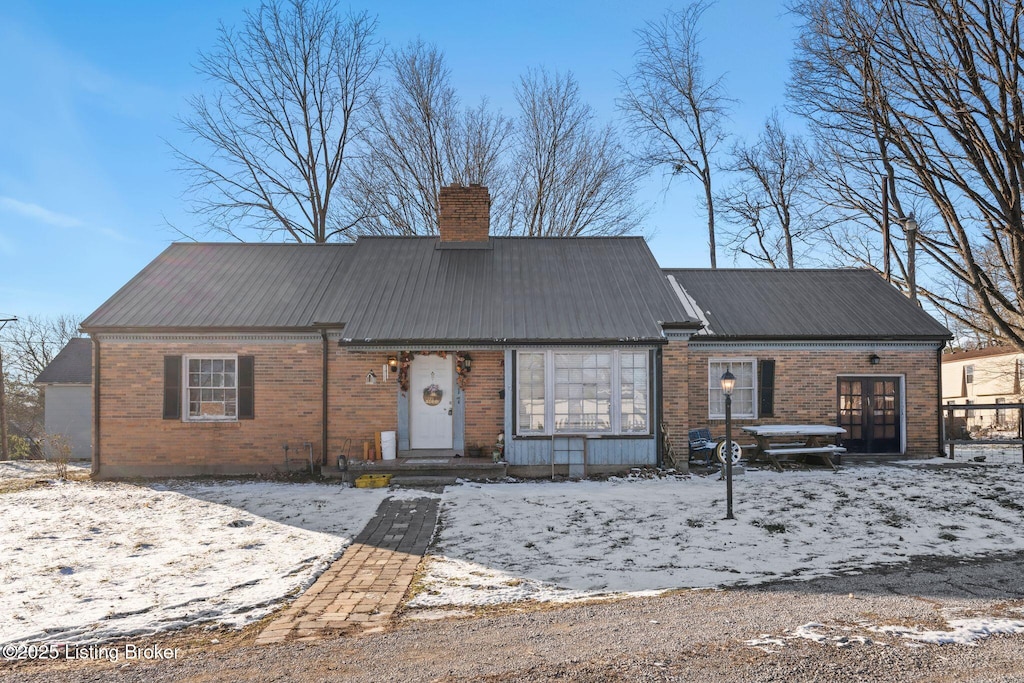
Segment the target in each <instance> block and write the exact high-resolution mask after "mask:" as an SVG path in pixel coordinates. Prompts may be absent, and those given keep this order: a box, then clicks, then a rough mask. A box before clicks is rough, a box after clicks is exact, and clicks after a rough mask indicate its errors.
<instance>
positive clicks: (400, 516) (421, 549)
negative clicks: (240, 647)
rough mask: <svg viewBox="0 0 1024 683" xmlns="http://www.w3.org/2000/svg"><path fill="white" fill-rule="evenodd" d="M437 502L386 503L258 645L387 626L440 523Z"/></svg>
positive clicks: (422, 499) (277, 620)
mask: <svg viewBox="0 0 1024 683" xmlns="http://www.w3.org/2000/svg"><path fill="white" fill-rule="evenodd" d="M437 505H438V499H437V498H415V499H412V500H393V499H391V498H387V499H385V500H384V501H383V502H382V503H381V504H380V507H379V508H377V513H376V515H374V517H373V519H371V520H370V523H369V524H367V525H366V528H365V529H363V530H362V532H360V534H359V535H358V536H356V539H355V541H354V542H353V543H352V545H350V546H349V547H348V548H346V549H345V552H344V554H343V555H342V556H341V557H340V558H338V559H337V560H336V561H335V562H334V564H332V565H331V566H330V567H329V568H328V569H327V571H325V572H324V573H323V574H322V575H321V576H320V578H319V579H317V581H316V583H314V584H313V585H312V586H310V587H309V589H308V590H307V591H306V592H305V593H303V594H302V596H301V597H300V598H299V599H298V600H296V601H295V602H294V603H293V604H292V606H291V607H289V608H288V609H287V610H286V611H285V612H284V614H282V615H281V616H280V617H278V618H277V619H275V620H274V621H273V622H271V623H270V625H269V626H267V628H265V629H264V630H263V632H262V633H260V635H259V636H258V637H257V638H256V644H257V645H259V644H264V643H279V642H281V641H283V640H286V639H290V638H294V639H299V640H313V639H317V638H322V637H324V636H326V635H334V634H337V633H338V632H344V631H351V630H368V629H377V628H383V625H384V623H385V622H387V620H388V619H390V618H391V615H392V614H393V613H394V611H395V609H396V608H397V607H398V605H399V603H401V602H402V598H403V597H404V596H405V592H406V590H408V588H409V584H410V583H412V577H413V574H414V573H415V572H416V567H417V565H419V562H420V559H422V557H423V554H424V553H425V552H426V551H427V545H428V544H429V543H430V537H431V535H432V534H433V532H434V524H435V523H436V522H437Z"/></svg>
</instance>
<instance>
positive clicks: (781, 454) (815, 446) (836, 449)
mask: <svg viewBox="0 0 1024 683" xmlns="http://www.w3.org/2000/svg"><path fill="white" fill-rule="evenodd" d="M743 431H745V432H748V433H749V434H752V435H753V436H754V438H755V439H757V449H756V451H755V453H754V455H753V457H752V458H751V459H752V460H757V459H764V460H767V461H768V462H770V463H771V464H772V465H773V466H774V467H775V469H777V470H778V471H780V472H781V471H782V465H781V464H780V461H792V460H794V459H796V458H799V459H801V460H803V461H804V462H807V457H808V456H811V455H813V456H816V457H819V458H821V459H822V460H824V461H825V463H826V464H827V465H828V466H829V467H831V468H832V469H833V470H835V469H836V466H835V463H833V462H832V456H833V455H838V456H842V454H843V453H845V452H846V449H845V448H843V447H842V446H837V445H835V444H834V443H823V440H827V439H832V440H833V441H834V440H835V439H836V438H838V437H839V435H841V434H845V433H846V430H845V429H843V428H842V427H836V426H833V425H754V426H751V427H744V428H743ZM780 442H783V443H780Z"/></svg>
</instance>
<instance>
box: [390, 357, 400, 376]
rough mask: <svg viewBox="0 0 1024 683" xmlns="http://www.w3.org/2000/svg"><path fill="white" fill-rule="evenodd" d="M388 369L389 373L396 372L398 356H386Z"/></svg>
mask: <svg viewBox="0 0 1024 683" xmlns="http://www.w3.org/2000/svg"><path fill="white" fill-rule="evenodd" d="M388 367H389V368H390V369H391V372H397V371H398V356H388Z"/></svg>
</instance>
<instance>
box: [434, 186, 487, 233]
mask: <svg viewBox="0 0 1024 683" xmlns="http://www.w3.org/2000/svg"><path fill="white" fill-rule="evenodd" d="M438 204H439V210H438V214H439V215H438V225H437V230H438V232H439V233H440V235H441V242H442V243H446V242H447V243H453V242H455V243H467V242H469V243H481V242H483V243H486V242H487V239H488V236H489V235H490V231H491V195H490V193H489V192H488V191H487V188H486V187H484V186H483V185H479V184H472V185H470V186H469V187H463V186H462V185H449V186H448V187H442V188H441V194H440V196H439V197H438Z"/></svg>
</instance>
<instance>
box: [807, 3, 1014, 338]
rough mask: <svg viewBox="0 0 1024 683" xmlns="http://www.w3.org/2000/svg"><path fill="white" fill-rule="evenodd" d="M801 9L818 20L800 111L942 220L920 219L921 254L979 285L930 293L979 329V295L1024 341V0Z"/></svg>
mask: <svg viewBox="0 0 1024 683" xmlns="http://www.w3.org/2000/svg"><path fill="white" fill-rule="evenodd" d="M794 9H795V10H796V12H797V13H798V14H799V15H800V16H802V17H803V19H804V22H805V27H804V31H803V32H802V35H803V39H802V40H801V43H800V45H799V47H798V59H797V60H796V61H795V63H794V83H795V87H794V88H793V95H794V97H795V100H796V103H797V106H798V108H799V109H800V110H801V111H802V113H804V114H806V115H807V116H808V117H809V118H810V119H811V121H812V122H813V124H814V125H815V127H816V128H817V129H818V130H819V131H824V132H825V134H826V137H827V138H828V139H830V140H831V141H833V142H834V143H835V145H836V146H837V147H838V148H839V149H840V153H841V155H842V156H844V157H846V158H851V157H852V158H857V159H859V160H861V163H862V165H863V166H862V167H867V166H868V165H875V166H877V167H879V170H881V171H883V172H882V173H879V175H878V177H885V178H888V179H889V180H888V181H887V182H889V183H890V190H891V192H890V194H891V196H892V198H893V201H894V202H895V209H896V213H897V215H900V214H902V215H906V213H905V211H906V209H908V208H912V207H914V206H915V205H917V206H918V207H920V209H921V211H922V212H923V213H925V214H931V215H932V216H933V217H932V218H930V219H929V220H921V219H920V218H919V220H918V223H919V224H920V227H921V229H920V231H919V240H920V246H921V250H922V252H923V254H924V255H926V256H927V257H928V261H929V262H930V263H931V264H932V267H934V268H938V269H940V270H941V271H942V272H943V273H944V274H945V275H946V276H948V277H951V278H953V279H954V280H955V281H957V282H959V283H962V285H964V286H965V287H966V288H967V291H969V294H970V296H969V297H967V298H966V299H965V298H964V297H963V296H962V295H958V294H957V290H956V289H952V290H951V289H949V288H948V287H947V288H946V289H945V291H941V290H940V289H939V288H938V287H926V288H924V290H923V293H924V295H925V296H926V297H928V298H929V300H930V301H931V302H932V303H933V304H934V305H935V306H937V307H938V308H939V309H940V310H942V311H944V312H946V313H947V314H948V315H950V316H952V317H953V318H955V319H956V320H957V321H959V322H960V323H962V324H963V325H965V326H967V327H970V328H972V329H976V328H977V327H978V326H977V325H975V324H973V323H972V319H971V318H972V316H969V315H965V314H964V311H965V309H966V308H967V307H969V306H970V305H971V304H972V303H973V304H974V305H976V306H977V307H978V308H979V310H981V311H982V312H983V313H984V314H985V317H986V319H987V320H988V321H989V322H991V323H992V325H993V326H994V329H996V330H997V331H998V333H999V334H1000V335H1001V336H1002V337H1003V339H1005V340H1006V341H1007V342H1008V343H1011V344H1013V345H1015V346H1017V347H1018V348H1021V349H1024V208H1022V203H1021V191H1022V186H1021V184H1022V179H1024V136H1022V135H1021V134H1020V132H1021V131H1022V130H1024V106H1022V104H1021V93H1022V92H1024V60H1022V59H1021V58H1020V55H1021V54H1022V49H1024V45H1022V35H1024V31H1022V28H1024V0H946V1H942V0H808V1H807V2H801V3H800V4H798V5H797V6H796V7H795V8H794ZM844 128H845V129H846V131H847V132H848V134H847V135H846V136H841V135H838V134H836V131H839V130H841V129H844ZM851 189H853V190H854V191H857V188H851ZM859 192H860V194H861V195H862V196H866V195H868V194H869V192H868V191H867V190H865V189H864V187H862V188H860V190H859ZM851 194H852V193H851ZM919 216H920V214H919ZM961 291H962V290H961ZM979 331H981V330H979Z"/></svg>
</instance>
